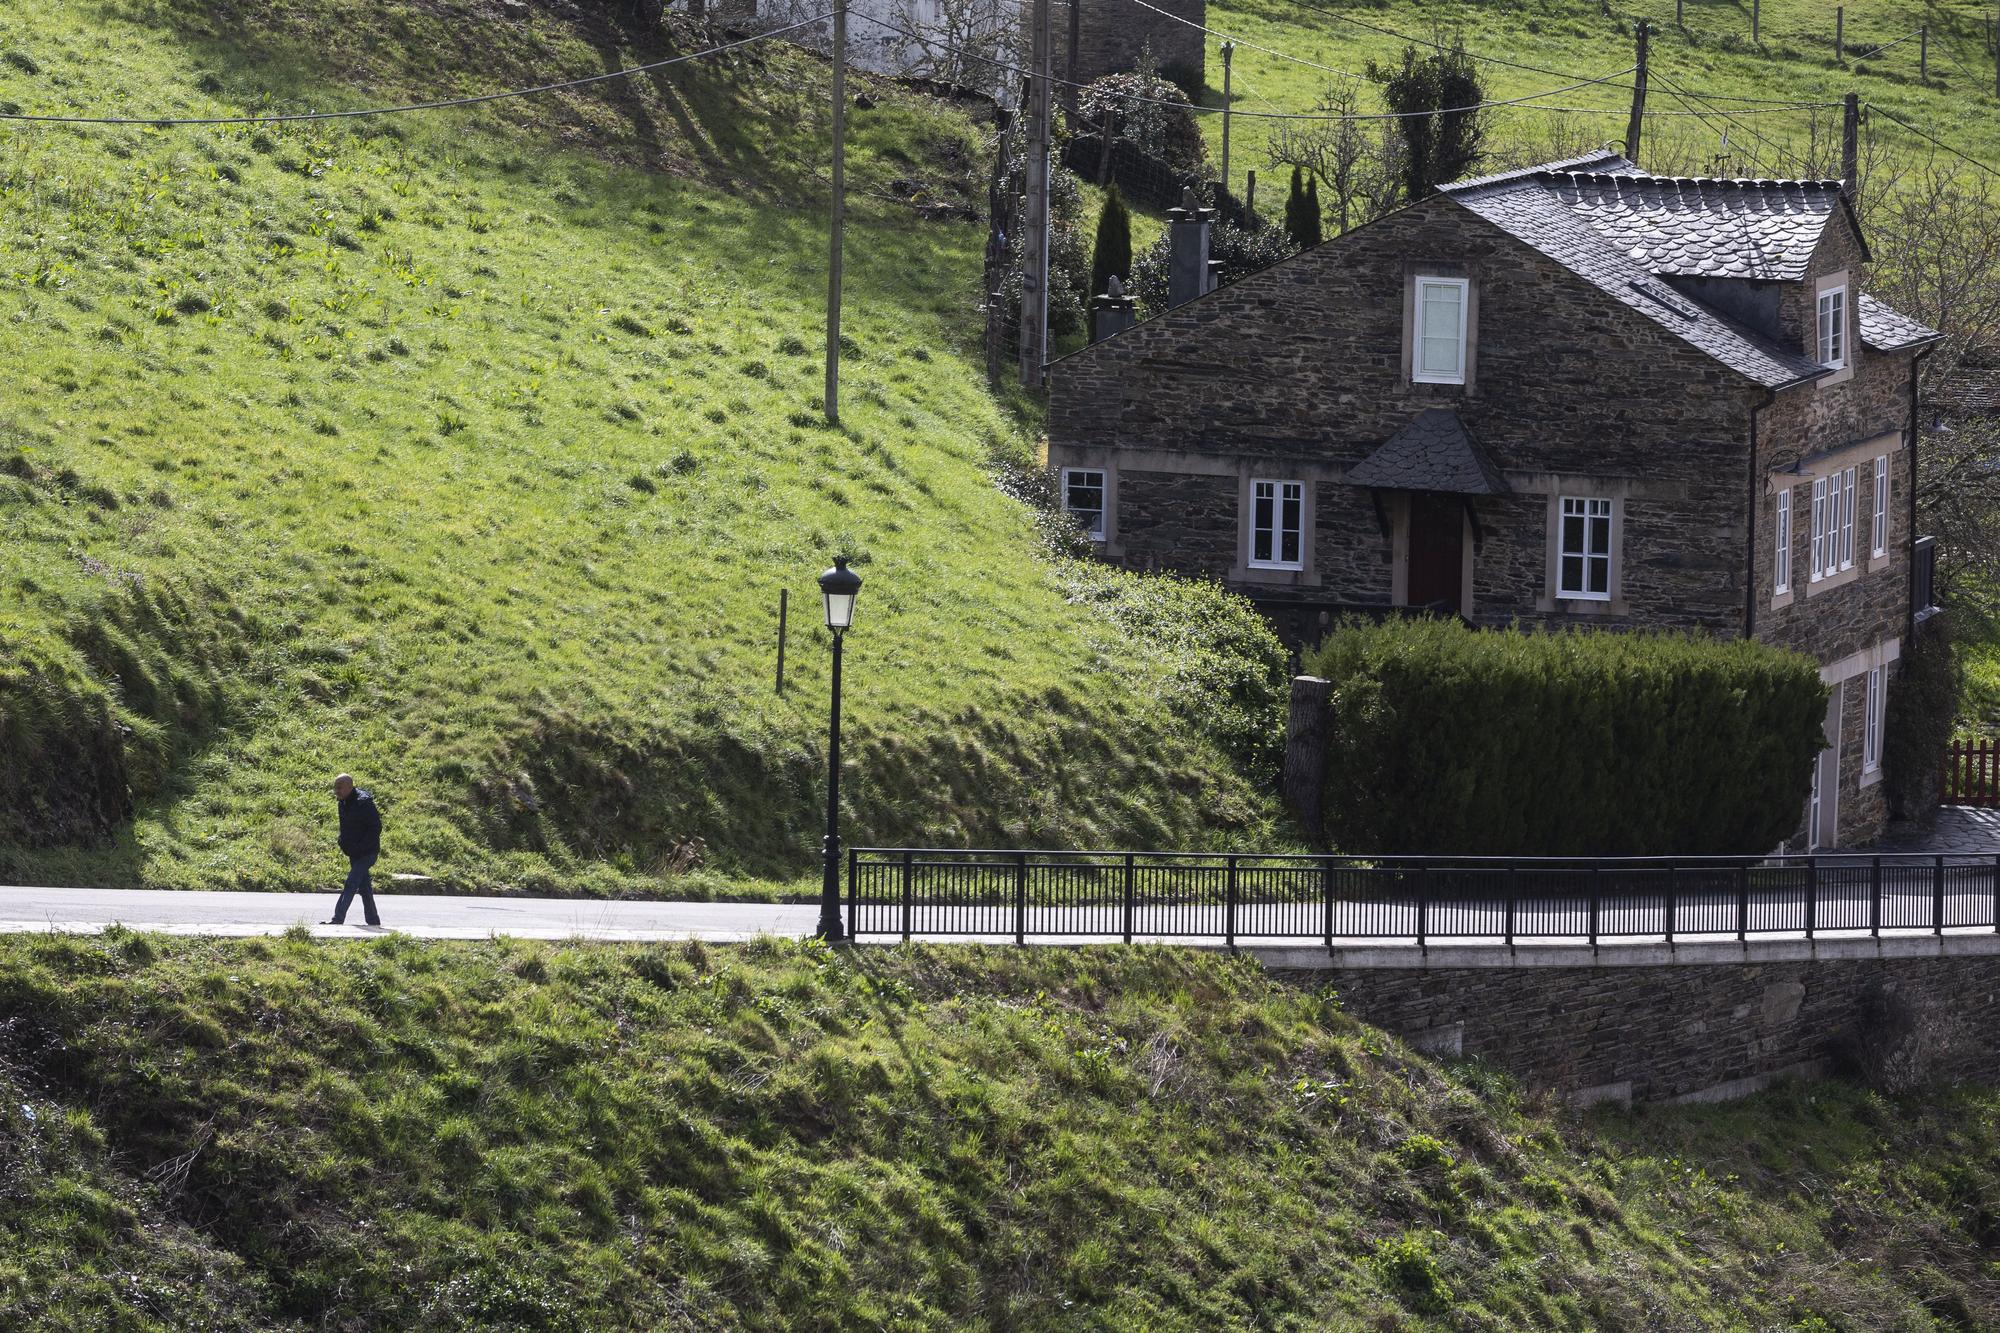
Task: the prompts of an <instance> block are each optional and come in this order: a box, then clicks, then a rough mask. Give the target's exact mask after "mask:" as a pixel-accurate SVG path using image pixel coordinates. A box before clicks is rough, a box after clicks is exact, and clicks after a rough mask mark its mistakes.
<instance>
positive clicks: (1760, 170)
mask: <svg viewBox="0 0 2000 1333" xmlns="http://www.w3.org/2000/svg"><path fill="white" fill-rule="evenodd" d="M1660 84H1661V86H1662V87H1664V88H1665V89H1666V90H1667V95H1668V96H1669V97H1672V98H1674V99H1676V100H1677V101H1679V102H1680V104H1681V105H1682V106H1684V107H1687V108H1688V110H1689V111H1690V112H1692V113H1693V114H1694V117H1695V118H1696V119H1697V120H1699V121H1700V122H1701V123H1702V124H1703V125H1704V126H1706V127H1707V128H1709V129H1711V130H1712V129H1714V128H1715V126H1714V124H1713V123H1712V122H1710V120H1709V118H1708V117H1707V116H1704V115H1702V114H1701V112H1699V111H1696V110H1695V109H1694V103H1693V102H1692V101H1691V100H1689V98H1688V96H1687V95H1685V94H1683V93H1682V92H1681V91H1680V88H1679V85H1677V84H1675V83H1673V82H1671V81H1670V80H1668V79H1666V78H1664V77H1663V78H1661V80H1660ZM1712 109H1713V108H1711V110H1712ZM1720 133H1721V136H1722V140H1721V149H1722V151H1727V150H1728V148H1729V131H1728V129H1727V128H1724V129H1723V130H1721V131H1720ZM1742 151H1743V156H1744V157H1746V158H1748V159H1749V161H1750V165H1751V166H1753V167H1755V168H1756V169H1757V174H1758V175H1760V176H1761V175H1763V174H1764V164H1763V163H1762V162H1760V161H1758V159H1757V155H1756V154H1755V153H1753V152H1751V151H1750V150H1749V149H1748V148H1744V149H1743V150H1742Z"/></svg>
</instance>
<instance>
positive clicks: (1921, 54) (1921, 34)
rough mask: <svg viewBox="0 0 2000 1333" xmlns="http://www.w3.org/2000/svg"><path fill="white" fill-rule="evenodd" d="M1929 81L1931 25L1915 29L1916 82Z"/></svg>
mask: <svg viewBox="0 0 2000 1333" xmlns="http://www.w3.org/2000/svg"><path fill="white" fill-rule="evenodd" d="M1930 81H1931V25H1930V24H1928V23H1926V24H1924V25H1923V26H1922V27H1920V28H1918V29H1917V82H1919V83H1929V82H1930Z"/></svg>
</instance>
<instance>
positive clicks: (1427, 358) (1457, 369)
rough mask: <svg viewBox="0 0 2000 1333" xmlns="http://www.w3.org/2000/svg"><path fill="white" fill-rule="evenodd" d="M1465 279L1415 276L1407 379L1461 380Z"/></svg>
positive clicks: (1467, 284) (1467, 286)
mask: <svg viewBox="0 0 2000 1333" xmlns="http://www.w3.org/2000/svg"><path fill="white" fill-rule="evenodd" d="M1471 286H1472V284H1471V283H1470V282H1469V281H1468V280H1466V279H1465V278H1418V279H1417V297H1416V299H1417V309H1416V315H1415V318H1414V320H1413V321H1412V325H1411V333H1410V344H1411V345H1410V378H1411V379H1412V380H1414V381H1415V382H1416V383H1418V384H1463V383H1465V307H1466V302H1467V296H1468V293H1469V291H1470V289H1471Z"/></svg>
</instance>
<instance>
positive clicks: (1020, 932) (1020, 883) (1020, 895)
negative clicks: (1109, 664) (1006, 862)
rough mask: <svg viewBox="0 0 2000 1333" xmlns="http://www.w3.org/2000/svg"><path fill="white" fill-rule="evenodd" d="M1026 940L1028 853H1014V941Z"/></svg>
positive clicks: (1023, 942)
mask: <svg viewBox="0 0 2000 1333" xmlns="http://www.w3.org/2000/svg"><path fill="white" fill-rule="evenodd" d="M1027 942H1028V854H1027V853H1026V852H1015V853H1014V943H1016V944H1026V943H1027Z"/></svg>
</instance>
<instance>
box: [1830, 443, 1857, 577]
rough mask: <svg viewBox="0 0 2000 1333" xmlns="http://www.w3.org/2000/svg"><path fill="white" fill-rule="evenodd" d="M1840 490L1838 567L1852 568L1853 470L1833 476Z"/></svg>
mask: <svg viewBox="0 0 2000 1333" xmlns="http://www.w3.org/2000/svg"><path fill="white" fill-rule="evenodd" d="M1833 480H1834V484H1835V485H1837V486H1838V487H1839V488H1840V513H1839V515H1838V517H1839V520H1840V567H1841V568H1842V569H1852V568H1854V469H1853V468H1849V469H1847V471H1845V472H1836V473H1834V474H1833Z"/></svg>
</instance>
